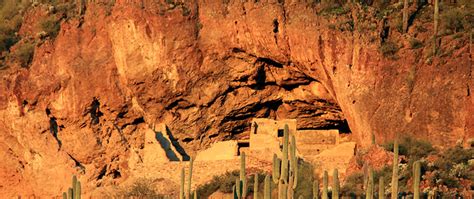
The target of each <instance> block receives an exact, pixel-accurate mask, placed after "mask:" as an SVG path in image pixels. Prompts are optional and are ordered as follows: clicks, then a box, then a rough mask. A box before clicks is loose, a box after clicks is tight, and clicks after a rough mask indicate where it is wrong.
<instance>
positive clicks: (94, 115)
mask: <svg viewBox="0 0 474 199" xmlns="http://www.w3.org/2000/svg"><path fill="white" fill-rule="evenodd" d="M89 113H90V116H91V124H92V125H94V124H98V123H99V118H100V117H101V116H102V115H103V113H102V112H100V102H99V99H97V98H95V97H94V98H93V100H92V103H91V105H90V110H89Z"/></svg>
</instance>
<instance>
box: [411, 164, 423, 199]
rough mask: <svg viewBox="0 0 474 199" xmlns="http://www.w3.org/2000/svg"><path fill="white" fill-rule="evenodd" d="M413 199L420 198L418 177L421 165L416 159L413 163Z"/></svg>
mask: <svg viewBox="0 0 474 199" xmlns="http://www.w3.org/2000/svg"><path fill="white" fill-rule="evenodd" d="M413 172H414V174H413V199H420V177H421V165H420V161H416V162H415V163H414V164H413Z"/></svg>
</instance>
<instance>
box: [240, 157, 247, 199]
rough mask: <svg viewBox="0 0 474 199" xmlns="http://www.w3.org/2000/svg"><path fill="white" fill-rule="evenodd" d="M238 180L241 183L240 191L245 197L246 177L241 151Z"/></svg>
mask: <svg viewBox="0 0 474 199" xmlns="http://www.w3.org/2000/svg"><path fill="white" fill-rule="evenodd" d="M240 182H241V183H242V186H241V187H240V188H241V191H242V197H241V198H245V197H246V196H247V177H246V175H245V153H244V152H243V153H242V154H241V155H240Z"/></svg>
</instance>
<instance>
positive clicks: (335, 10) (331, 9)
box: [320, 2, 350, 16]
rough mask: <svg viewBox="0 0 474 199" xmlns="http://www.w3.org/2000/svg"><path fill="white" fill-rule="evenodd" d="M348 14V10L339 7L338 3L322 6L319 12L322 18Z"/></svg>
mask: <svg viewBox="0 0 474 199" xmlns="http://www.w3.org/2000/svg"><path fill="white" fill-rule="evenodd" d="M349 12H350V9H349V8H347V7H344V6H341V5H339V4H338V3H333V2H328V3H326V4H324V5H322V10H321V12H320V14H321V15H323V16H333V15H336V16H337V15H344V14H347V13H349Z"/></svg>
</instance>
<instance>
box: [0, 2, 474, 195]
mask: <svg viewBox="0 0 474 199" xmlns="http://www.w3.org/2000/svg"><path fill="white" fill-rule="evenodd" d="M225 2H226V1H214V0H198V1H190V2H187V3H185V4H177V5H168V4H165V3H161V4H159V3H154V4H142V3H141V1H138V0H137V1H136V3H130V1H125V0H117V1H116V3H115V5H114V6H113V7H111V8H108V7H106V6H105V5H103V4H101V3H88V4H87V6H86V11H85V14H84V17H83V19H82V20H78V19H71V20H68V21H65V22H62V24H61V30H60V33H59V35H58V36H57V38H56V39H55V40H46V41H45V42H44V43H42V44H41V45H38V46H37V47H36V52H35V55H34V59H33V62H32V64H31V66H30V67H29V68H27V69H25V68H19V67H14V66H12V67H10V68H9V69H7V70H5V71H1V73H2V80H1V84H0V92H1V93H2V95H1V96H0V107H1V108H0V115H1V118H2V119H1V120H0V158H1V160H2V163H1V164H0V179H1V180H0V182H1V183H0V195H7V196H15V195H17V194H21V195H36V196H54V195H59V193H61V192H62V190H64V189H65V187H62V186H63V185H64V184H67V182H69V181H70V175H71V173H76V172H79V173H82V174H83V175H82V177H81V179H82V181H85V183H84V184H87V185H85V186H87V187H95V186H101V185H105V184H111V183H120V181H121V180H122V179H125V178H127V177H128V174H127V170H128V169H129V167H130V163H129V162H130V161H129V157H131V156H138V157H139V156H140V155H141V150H142V149H143V140H144V134H143V132H144V130H145V129H147V128H153V127H154V125H155V124H158V123H166V124H167V125H168V127H169V128H170V130H171V131H172V132H173V133H174V135H175V137H176V138H177V139H178V140H179V141H180V142H181V143H182V144H183V146H184V147H185V148H186V149H188V150H189V151H193V150H198V149H201V148H203V147H206V146H207V145H208V144H209V143H211V142H212V141H215V140H223V139H232V138H238V137H243V136H246V133H247V132H246V130H248V129H249V121H250V119H251V118H254V117H269V118H276V119H283V118H296V119H298V128H342V126H344V123H345V120H347V123H348V125H349V127H350V130H351V132H352V134H353V138H354V139H355V140H356V141H358V143H360V144H362V145H365V143H369V142H370V137H371V136H370V135H371V133H375V135H376V137H377V141H378V142H384V141H386V140H390V139H392V138H393V137H394V135H395V134H397V133H399V134H403V135H410V136H415V137H419V138H424V139H428V140H430V141H432V142H433V143H435V144H437V145H441V146H443V145H453V144H455V143H456V142H458V141H464V140H466V138H469V137H473V136H474V122H473V121H474V116H473V115H474V114H473V111H474V99H473V98H472V96H471V95H472V92H473V86H472V85H473V80H472V79H471V76H472V74H471V73H472V68H471V65H470V62H469V45H468V40H467V39H465V37H463V39H452V38H450V37H446V38H443V39H442V42H441V45H442V46H443V47H444V48H445V49H453V50H452V51H451V53H450V54H449V55H443V56H439V57H428V56H426V54H429V53H427V52H429V51H430V50H431V47H430V46H429V45H430V44H429V38H430V37H431V29H432V28H431V26H432V24H431V23H430V22H429V21H428V22H422V21H415V22H414V24H413V25H412V26H410V28H409V29H410V30H409V32H408V34H406V35H401V34H400V33H399V32H398V31H397V30H395V29H394V28H391V27H390V26H389V25H387V24H385V23H384V22H383V20H381V19H380V20H378V19H376V18H375V17H374V15H375V14H374V13H373V11H371V10H370V9H369V10H368V11H364V10H363V9H362V8H360V7H357V6H355V7H353V9H352V11H350V12H348V13H347V14H344V15H341V16H338V17H335V16H332V17H331V16H330V17H328V16H323V15H320V14H317V13H318V12H317V11H318V8H317V7H314V6H313V5H312V4H308V3H302V2H296V1H294V2H291V1H286V2H285V3H278V1H276V0H275V1H260V2H254V1H251V2H245V3H242V2H241V1H228V3H225ZM37 9H40V8H37ZM108 9H111V10H108ZM35 16H36V15H34V14H30V15H27V18H26V19H30V20H25V21H30V22H31V23H34V17H35ZM28 17H29V18H28ZM341 22H347V23H346V24H344V23H341ZM351 23H352V24H351ZM27 25H28V23H27V24H24V27H22V34H24V35H28V34H34V33H33V32H32V31H31V30H30V29H29V28H28V26H27ZM416 25H422V26H424V27H425V28H426V29H428V31H426V32H423V33H419V32H415V30H414V29H415V26H416ZM381 35H382V36H381ZM411 37H417V38H418V39H420V40H422V41H423V42H425V43H426V46H424V47H422V48H418V49H412V48H410V45H409V38H411ZM382 40H390V41H391V42H393V43H395V44H397V45H399V46H400V47H401V48H400V50H399V51H398V52H397V53H396V55H394V56H395V57H385V56H383V55H382V54H381V52H380V50H379V48H380V45H381V43H382ZM446 51H447V50H446ZM54 123H56V126H55V125H52V124H54ZM52 127H57V131H58V135H57V139H56V138H55V137H54V136H53V133H52V132H54V130H55V128H52ZM58 140H59V141H60V143H59V142H58ZM190 153H192V152H190Z"/></svg>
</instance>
